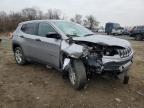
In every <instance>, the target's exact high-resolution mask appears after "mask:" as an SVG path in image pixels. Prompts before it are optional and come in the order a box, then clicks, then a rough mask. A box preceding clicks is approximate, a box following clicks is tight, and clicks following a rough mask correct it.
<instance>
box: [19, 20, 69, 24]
mask: <svg viewBox="0 0 144 108" xmlns="http://www.w3.org/2000/svg"><path fill="white" fill-rule="evenodd" d="M59 21H60V22H68V21H66V20H30V21H24V22H21V23H20V25H21V24H22V25H23V24H27V23H41V22H59Z"/></svg>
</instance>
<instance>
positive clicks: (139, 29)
mask: <svg viewBox="0 0 144 108" xmlns="http://www.w3.org/2000/svg"><path fill="white" fill-rule="evenodd" d="M130 36H131V37H134V38H135V40H138V41H141V40H143V39H144V26H135V27H134V28H133V29H132V30H131V32H130Z"/></svg>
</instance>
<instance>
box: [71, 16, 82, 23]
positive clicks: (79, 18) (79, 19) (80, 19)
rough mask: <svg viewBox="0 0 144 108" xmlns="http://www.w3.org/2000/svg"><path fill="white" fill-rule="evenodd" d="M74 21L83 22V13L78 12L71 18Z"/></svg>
mask: <svg viewBox="0 0 144 108" xmlns="http://www.w3.org/2000/svg"><path fill="white" fill-rule="evenodd" d="M71 21H72V22H75V23H78V24H82V15H80V14H76V15H75V16H74V18H71Z"/></svg>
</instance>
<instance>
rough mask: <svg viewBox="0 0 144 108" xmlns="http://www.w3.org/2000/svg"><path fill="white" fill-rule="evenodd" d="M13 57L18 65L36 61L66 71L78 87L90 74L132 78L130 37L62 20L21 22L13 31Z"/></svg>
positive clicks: (124, 79) (82, 84)
mask: <svg viewBox="0 0 144 108" xmlns="http://www.w3.org/2000/svg"><path fill="white" fill-rule="evenodd" d="M12 46H13V52H14V57H15V60H16V62H17V64H19V65H24V64H25V63H26V62H27V61H29V62H30V61H35V62H38V63H42V64H45V65H49V66H51V67H53V68H55V69H57V70H59V71H61V72H62V73H63V75H66V76H67V77H68V78H69V80H70V82H71V84H72V86H73V87H74V88H75V89H81V88H84V86H85V85H86V83H87V79H88V77H89V76H91V75H93V74H105V73H107V74H110V75H112V76H114V77H115V78H116V77H118V76H120V75H122V76H123V77H122V79H123V83H124V84H127V83H128V81H129V72H128V70H129V68H130V66H131V64H132V59H133V49H132V46H131V44H130V43H129V42H128V41H127V40H123V39H119V38H115V37H111V36H105V35H96V34H94V33H93V32H91V31H90V30H88V29H86V28H85V27H83V26H81V25H79V24H76V23H73V22H68V21H63V20H34V21H27V22H23V23H20V24H19V26H18V27H17V29H16V30H15V32H14V33H13V38H12Z"/></svg>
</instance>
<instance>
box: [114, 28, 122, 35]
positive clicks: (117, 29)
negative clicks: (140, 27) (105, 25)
mask: <svg viewBox="0 0 144 108" xmlns="http://www.w3.org/2000/svg"><path fill="white" fill-rule="evenodd" d="M123 32H124V28H123V27H119V28H115V29H113V30H112V35H123Z"/></svg>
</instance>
